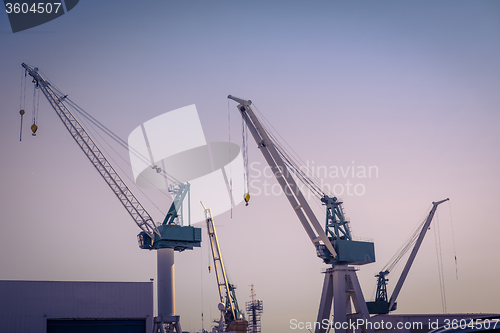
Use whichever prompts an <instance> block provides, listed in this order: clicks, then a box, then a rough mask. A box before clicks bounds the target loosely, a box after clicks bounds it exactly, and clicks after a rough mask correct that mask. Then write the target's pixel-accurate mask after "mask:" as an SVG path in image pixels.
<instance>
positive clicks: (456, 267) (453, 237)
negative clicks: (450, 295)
mask: <svg viewBox="0 0 500 333" xmlns="http://www.w3.org/2000/svg"><path fill="white" fill-rule="evenodd" d="M448 207H449V208H450V224H451V237H452V240H453V256H454V257H455V276H456V279H457V281H458V263H457V249H456V247H455V232H454V231H453V219H452V217H451V202H450V201H449V200H448Z"/></svg>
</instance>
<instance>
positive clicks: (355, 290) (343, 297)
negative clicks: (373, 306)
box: [315, 266, 373, 333]
mask: <svg viewBox="0 0 500 333" xmlns="http://www.w3.org/2000/svg"><path fill="white" fill-rule="evenodd" d="M332 303H333V304H332ZM351 304H352V305H354V310H355V312H352V308H353V307H352V305H351ZM332 305H333V318H334V321H333V323H331V322H330V321H329V320H330V312H331V309H332ZM369 321H370V315H369V314H368V307H367V306H366V303H365V299H364V297H363V292H362V291H361V287H360V285H359V281H358V277H357V275H356V270H355V269H354V267H349V266H334V267H332V268H329V269H328V270H327V271H326V272H325V281H324V284H323V292H322V294H321V301H320V305H319V310H318V318H317V322H318V323H319V324H320V325H318V326H317V327H316V330H315V333H325V332H326V331H327V328H328V326H330V328H335V333H346V332H354V331H362V332H370V333H372V332H373V329H371V327H367V325H366V324H367V323H368V322H369ZM368 326H370V324H368Z"/></svg>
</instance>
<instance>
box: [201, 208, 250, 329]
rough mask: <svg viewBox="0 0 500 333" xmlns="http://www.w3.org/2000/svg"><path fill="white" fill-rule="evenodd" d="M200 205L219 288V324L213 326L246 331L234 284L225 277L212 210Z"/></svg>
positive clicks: (246, 323)
mask: <svg viewBox="0 0 500 333" xmlns="http://www.w3.org/2000/svg"><path fill="white" fill-rule="evenodd" d="M201 205H202V206H203V210H204V212H205V218H206V222H207V231H208V238H209V240H210V248H211V251H212V258H213V260H214V270H215V277H216V279H217V286H218V289H219V298H220V303H219V310H220V311H221V320H220V321H219V325H218V326H217V327H216V328H215V329H216V332H235V333H246V331H247V327H248V322H247V321H246V320H245V316H244V314H243V312H242V311H241V310H240V308H239V306H238V301H237V299H236V286H235V285H234V284H232V283H230V282H229V280H228V278H227V274H226V269H225V267H224V262H223V261H222V252H221V250H220V246H219V239H218V237H217V232H216V230H215V224H214V219H213V217H212V211H211V210H210V208H206V207H205V206H204V205H203V203H202V204H201Z"/></svg>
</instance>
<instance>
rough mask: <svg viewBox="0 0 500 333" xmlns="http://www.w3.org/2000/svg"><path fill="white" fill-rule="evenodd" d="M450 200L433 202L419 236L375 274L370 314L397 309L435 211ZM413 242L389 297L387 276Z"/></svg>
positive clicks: (384, 312) (369, 308)
mask: <svg viewBox="0 0 500 333" xmlns="http://www.w3.org/2000/svg"><path fill="white" fill-rule="evenodd" d="M448 200H450V199H444V200H441V201H438V202H433V203H432V208H431V210H430V212H429V215H427V218H426V219H425V222H424V223H423V225H422V228H421V229H420V233H419V234H418V236H417V233H415V234H414V235H413V237H410V240H409V241H408V243H407V244H406V245H405V246H404V247H403V248H402V250H401V251H400V252H399V253H397V254H396V255H395V256H394V257H393V259H392V260H391V261H390V262H389V263H388V264H387V265H385V267H384V268H383V269H382V270H381V271H380V272H379V273H378V274H377V275H375V277H376V278H377V292H376V294H375V301H373V302H366V304H367V306H368V311H369V312H370V314H386V313H389V312H390V311H394V310H396V308H397V302H396V300H397V298H398V295H399V292H400V291H401V288H402V287H403V283H404V282H405V280H406V277H407V276H408V272H409V271H410V268H411V265H412V264H413V261H414V260H415V257H416V256H417V252H418V250H419V249H420V245H422V241H423V240H424V237H425V234H426V233H427V230H428V229H429V226H430V225H431V222H432V218H433V217H434V213H435V212H436V209H437V207H438V206H439V205H440V204H442V203H443V202H446V201H448ZM417 231H418V230H417ZM413 244H415V245H414V246H413V250H412V251H411V253H410V256H409V257H408V260H407V261H406V265H405V267H404V268H403V272H402V273H401V276H400V277H399V280H398V282H397V283H396V287H395V288H394V290H393V292H392V295H391V298H390V299H388V297H387V281H389V280H388V279H387V277H386V276H387V275H388V274H389V273H390V272H391V271H392V269H393V268H394V267H395V266H396V265H397V263H398V262H399V260H400V259H401V258H402V257H403V256H404V254H405V253H406V252H407V251H408V250H409V249H410V248H411V246H412V245H413Z"/></svg>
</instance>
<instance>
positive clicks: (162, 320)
mask: <svg viewBox="0 0 500 333" xmlns="http://www.w3.org/2000/svg"><path fill="white" fill-rule="evenodd" d="M22 66H23V68H25V70H26V72H27V73H28V74H29V75H30V76H31V77H33V83H34V84H35V89H40V90H41V91H42V92H43V94H44V95H45V97H46V98H47V100H48V101H49V103H50V105H51V106H52V108H53V109H54V111H55V112H56V113H57V115H58V116H59V118H60V119H61V121H62V122H63V124H64V125H65V126H66V129H67V130H68V131H69V132H70V134H71V136H72V137H73V139H74V140H75V141H76V143H77V144H78V146H79V147H80V148H81V149H82V151H83V152H84V154H85V155H86V156H87V157H88V159H89V160H90V162H91V163H92V165H93V166H94V167H95V168H96V169H97V171H98V172H99V174H100V175H101V176H102V177H103V179H104V180H105V181H106V183H107V184H108V185H109V187H110V188H111V190H112V191H113V193H114V194H115V195H116V196H117V197H118V199H119V200H120V202H121V203H122V205H123V206H124V207H125V209H126V210H127V212H128V213H129V214H130V216H131V217H132V218H133V220H134V221H135V223H136V224H137V226H138V227H139V228H140V229H141V232H140V233H139V235H138V241H139V247H140V248H141V249H149V250H153V249H154V250H157V268H158V270H157V274H158V279H157V288H158V316H157V317H155V332H161V333H170V332H177V333H181V332H182V330H181V326H180V321H179V318H180V317H179V316H178V315H175V285H174V251H184V250H192V249H193V247H200V246H201V228H195V227H192V226H190V225H188V226H184V225H179V224H177V223H176V221H177V220H178V217H179V211H178V210H179V208H178V207H180V205H179V202H182V200H183V199H184V197H185V196H186V193H188V191H189V184H179V187H178V189H179V190H178V191H177V192H175V193H174V194H175V197H174V202H173V203H172V205H171V207H170V209H169V212H168V214H167V216H166V217H165V220H164V221H163V223H161V224H159V225H158V226H157V225H156V224H155V223H154V221H153V219H152V217H151V215H150V214H149V213H148V212H147V211H146V209H145V208H144V207H143V206H142V205H141V203H140V202H139V200H137V198H136V197H135V196H134V194H133V193H132V191H130V189H129V188H128V186H127V185H126V184H125V182H124V181H123V180H122V178H121V177H120V176H119V174H118V173H117V172H116V170H115V169H114V168H113V166H112V165H111V164H110V163H109V161H108V160H107V159H106V157H105V155H104V154H103V153H102V151H101V150H100V149H99V147H98V146H97V144H96V143H95V142H94V140H92V138H91V137H90V135H89V134H88V133H87V131H86V130H85V128H84V127H83V126H82V125H81V124H80V122H79V121H78V120H77V119H76V118H75V116H74V115H73V114H72V113H71V111H70V110H69V108H68V106H67V105H66V103H65V100H66V98H67V95H64V94H62V93H61V92H60V91H58V90H57V88H55V87H54V86H53V85H52V84H51V83H50V82H49V81H48V80H47V79H46V78H44V77H43V76H42V75H41V74H40V73H39V70H38V68H36V67H35V68H33V67H31V66H29V65H27V64H25V63H23V64H22ZM35 130H36V129H35ZM35 130H33V131H35ZM150 162H151V164H152V165H155V164H154V161H150Z"/></svg>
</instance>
